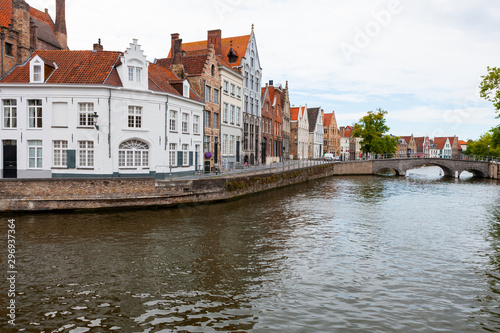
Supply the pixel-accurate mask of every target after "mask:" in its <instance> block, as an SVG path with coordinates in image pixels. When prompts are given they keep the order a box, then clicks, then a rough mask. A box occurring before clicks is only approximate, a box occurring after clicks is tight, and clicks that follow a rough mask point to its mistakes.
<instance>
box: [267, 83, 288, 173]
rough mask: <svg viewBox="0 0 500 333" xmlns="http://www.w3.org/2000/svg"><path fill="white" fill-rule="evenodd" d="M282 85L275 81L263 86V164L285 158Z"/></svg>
mask: <svg viewBox="0 0 500 333" xmlns="http://www.w3.org/2000/svg"><path fill="white" fill-rule="evenodd" d="M283 95H284V91H283V88H282V87H281V85H279V86H278V87H274V85H273V81H272V80H271V81H269V84H267V83H266V86H265V87H263V88H262V99H261V104H262V112H261V115H262V124H261V128H262V149H261V151H262V164H268V163H274V162H280V161H281V160H282V158H283V105H282V102H283V97H284V96H283Z"/></svg>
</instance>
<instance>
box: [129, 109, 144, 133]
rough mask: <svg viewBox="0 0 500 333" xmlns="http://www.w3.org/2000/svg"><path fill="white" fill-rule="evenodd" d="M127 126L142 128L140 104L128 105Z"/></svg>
mask: <svg viewBox="0 0 500 333" xmlns="http://www.w3.org/2000/svg"><path fill="white" fill-rule="evenodd" d="M127 127H128V128H142V106H136V105H129V106H128V117H127Z"/></svg>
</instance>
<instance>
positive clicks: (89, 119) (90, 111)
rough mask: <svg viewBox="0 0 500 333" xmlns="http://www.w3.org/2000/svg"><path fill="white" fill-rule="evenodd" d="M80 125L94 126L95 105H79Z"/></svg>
mask: <svg viewBox="0 0 500 333" xmlns="http://www.w3.org/2000/svg"><path fill="white" fill-rule="evenodd" d="M78 105H79V111H78V119H79V122H78V125H79V126H84V127H89V126H94V117H93V115H94V103H78Z"/></svg>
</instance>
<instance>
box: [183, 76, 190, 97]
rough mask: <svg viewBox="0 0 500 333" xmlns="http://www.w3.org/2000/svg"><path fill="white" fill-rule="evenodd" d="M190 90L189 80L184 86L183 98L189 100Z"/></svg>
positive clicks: (185, 81)
mask: <svg viewBox="0 0 500 333" xmlns="http://www.w3.org/2000/svg"><path fill="white" fill-rule="evenodd" d="M189 89H190V86H189V82H188V81H187V80H184V83H183V84H182V96H184V97H188V98H189Z"/></svg>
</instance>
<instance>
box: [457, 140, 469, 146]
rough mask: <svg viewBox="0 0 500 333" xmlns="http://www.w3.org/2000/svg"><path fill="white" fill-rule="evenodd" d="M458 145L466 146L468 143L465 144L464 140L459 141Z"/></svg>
mask: <svg viewBox="0 0 500 333" xmlns="http://www.w3.org/2000/svg"><path fill="white" fill-rule="evenodd" d="M458 144H459V145H466V144H467V142H465V141H464V140H458Z"/></svg>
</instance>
